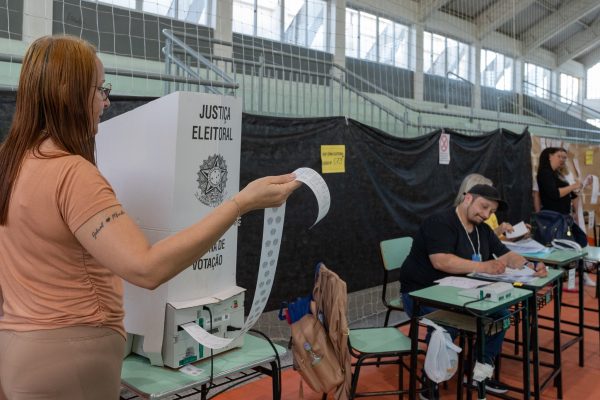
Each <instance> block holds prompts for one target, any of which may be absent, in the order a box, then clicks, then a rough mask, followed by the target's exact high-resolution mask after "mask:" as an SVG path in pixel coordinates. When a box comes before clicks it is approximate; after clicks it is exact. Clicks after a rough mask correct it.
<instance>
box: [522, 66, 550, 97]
mask: <svg viewBox="0 0 600 400" xmlns="http://www.w3.org/2000/svg"><path fill="white" fill-rule="evenodd" d="M525 93H526V94H529V95H531V96H536V97H541V98H544V99H549V98H550V70H549V69H546V68H542V67H540V66H538V65H535V64H529V63H525Z"/></svg>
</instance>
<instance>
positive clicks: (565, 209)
mask: <svg viewBox="0 0 600 400" xmlns="http://www.w3.org/2000/svg"><path fill="white" fill-rule="evenodd" d="M537 183H538V186H539V188H540V200H541V202H542V209H543V210H552V211H556V212H559V213H561V214H565V215H568V214H571V199H573V198H575V197H577V196H576V195H575V194H573V193H569V194H567V195H566V196H563V197H560V192H559V189H560V188H562V187H566V186H569V183H568V182H566V181H564V180H562V179H561V178H560V177H559V175H558V174H557V173H556V172H554V171H552V170H551V169H543V170H541V171H538V174H537Z"/></svg>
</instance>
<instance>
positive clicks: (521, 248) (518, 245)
mask: <svg viewBox="0 0 600 400" xmlns="http://www.w3.org/2000/svg"><path fill="white" fill-rule="evenodd" d="M502 244H503V245H505V246H506V247H508V249H509V250H511V251H514V252H515V253H519V254H524V253H540V252H544V253H548V252H550V250H551V248H550V247H546V246H544V245H543V244H541V243H540V242H536V241H535V240H533V239H531V238H529V239H523V240H519V241H517V242H507V241H502Z"/></svg>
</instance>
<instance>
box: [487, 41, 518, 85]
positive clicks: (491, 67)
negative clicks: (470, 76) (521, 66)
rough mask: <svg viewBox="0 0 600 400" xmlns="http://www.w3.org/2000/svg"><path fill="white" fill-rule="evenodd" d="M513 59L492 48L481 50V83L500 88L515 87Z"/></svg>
mask: <svg viewBox="0 0 600 400" xmlns="http://www.w3.org/2000/svg"><path fill="white" fill-rule="evenodd" d="M513 68H514V66H513V59H512V58H509V57H506V56H504V54H500V53H496V52H494V51H491V50H484V49H482V50H481V71H480V72H481V84H482V85H483V86H488V87H493V88H496V89H498V90H512V88H513V84H512V82H513Z"/></svg>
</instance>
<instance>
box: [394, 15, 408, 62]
mask: <svg viewBox="0 0 600 400" xmlns="http://www.w3.org/2000/svg"><path fill="white" fill-rule="evenodd" d="M409 37H410V29H408V26H406V25H402V24H398V23H394V48H395V54H394V65H395V66H397V67H400V68H406V69H409V68H410V65H409V49H410V47H409V44H410V42H409Z"/></svg>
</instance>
